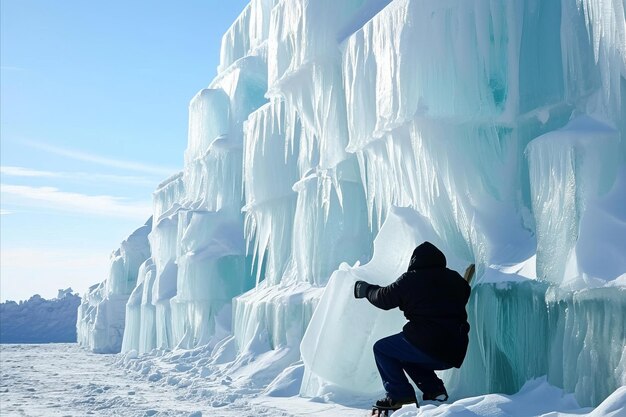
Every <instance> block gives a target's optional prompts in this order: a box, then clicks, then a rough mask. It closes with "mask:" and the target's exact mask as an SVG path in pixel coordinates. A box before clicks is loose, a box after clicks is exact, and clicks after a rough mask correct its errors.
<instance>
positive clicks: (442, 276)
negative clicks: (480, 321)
mask: <svg viewBox="0 0 626 417" xmlns="http://www.w3.org/2000/svg"><path fill="white" fill-rule="evenodd" d="M469 296H470V286H469V284H468V283H467V282H466V281H465V280H464V279H463V277H461V275H459V274H458V273H457V272H455V271H452V270H450V269H448V268H446V257H445V256H444V254H443V253H442V252H441V251H440V250H439V249H437V247H435V246H434V245H433V244H431V243H429V242H424V243H422V244H421V245H419V246H418V247H417V248H415V250H414V251H413V256H412V257H411V262H410V264H409V269H408V271H407V272H406V273H404V274H402V275H401V276H400V278H398V279H397V280H396V282H394V283H392V284H390V285H388V286H386V287H380V286H378V285H372V286H370V288H369V289H368V292H367V299H368V300H369V301H370V303H372V304H373V305H375V306H376V307H378V308H382V309H383V310H390V309H392V308H395V307H400V310H402V312H404V316H405V317H406V318H407V320H409V322H408V323H407V324H406V325H405V326H404V328H403V329H402V331H403V333H404V335H405V336H406V338H407V339H408V340H409V342H411V343H412V344H413V345H414V346H415V347H417V348H418V349H420V350H422V351H423V352H424V353H426V354H428V355H430V356H432V357H433V358H435V359H438V360H440V361H442V362H444V363H446V364H448V365H450V367H455V368H459V367H460V366H461V364H462V363H463V359H464V358H465V353H466V352H467V345H468V333H469V323H468V322H467V312H466V311H465V305H466V304H467V301H468V300H469Z"/></svg>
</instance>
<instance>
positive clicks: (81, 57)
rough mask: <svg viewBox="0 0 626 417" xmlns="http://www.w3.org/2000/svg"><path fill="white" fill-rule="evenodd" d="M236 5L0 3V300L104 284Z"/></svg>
mask: <svg viewBox="0 0 626 417" xmlns="http://www.w3.org/2000/svg"><path fill="white" fill-rule="evenodd" d="M246 4H247V1H243V0H189V1H183V2H174V1H169V2H166V1H161V0H159V1H147V0H138V1H130V2H129V1H121V0H113V1H106V2H86V1H78V0H64V1H62V2H53V1H49V0H0V18H1V22H0V31H1V35H0V42H1V45H0V96H1V98H0V179H1V186H0V254H1V258H0V300H1V301H5V300H16V301H17V300H22V299H28V298H30V297H31V296H32V295H33V294H40V295H41V296H43V297H45V298H52V297H55V296H56V295H57V290H58V289H60V288H68V287H72V288H73V289H74V290H75V291H77V292H79V293H80V294H81V295H82V294H84V293H85V291H86V289H87V288H88V287H89V286H91V285H93V284H95V283H98V282H100V281H103V280H104V279H106V278H107V275H108V269H109V256H110V254H111V252H112V251H113V250H115V249H117V248H118V247H119V244H120V243H121V241H122V240H124V239H125V238H126V237H127V236H128V235H129V234H130V233H132V232H133V231H134V230H135V229H137V228H138V227H140V226H141V225H142V224H144V223H145V221H146V220H147V219H148V217H149V216H150V213H151V205H152V201H151V200H152V192H153V191H154V189H155V188H156V186H157V185H158V184H159V183H160V182H161V181H162V180H164V179H165V178H167V177H169V176H170V175H172V174H174V173H176V172H177V171H180V170H181V169H182V165H183V153H184V150H185V147H186V142H187V118H188V115H187V106H188V104H189V100H190V99H191V98H192V97H193V95H194V94H195V93H196V92H197V91H199V90H200V89H202V88H203V87H206V86H207V85H208V84H209V83H210V82H211V80H212V79H213V78H214V77H215V75H216V68H217V65H218V63H219V47H220V42H221V38H222V35H223V34H224V32H226V30H228V28H229V27H230V25H231V24H232V22H233V21H234V20H235V19H236V18H237V16H238V15H239V14H240V13H241V11H242V10H243V9H244V7H245V5H246Z"/></svg>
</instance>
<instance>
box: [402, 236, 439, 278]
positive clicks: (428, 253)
mask: <svg viewBox="0 0 626 417" xmlns="http://www.w3.org/2000/svg"><path fill="white" fill-rule="evenodd" d="M445 267H446V257H445V255H444V254H443V252H441V251H440V250H439V249H437V247H436V246H435V245H433V244H432V243H430V242H424V243H422V244H421V245H419V246H418V247H416V248H415V250H414V251H413V255H412V256H411V262H410V263H409V269H408V270H407V271H415V270H416V269H422V268H445Z"/></svg>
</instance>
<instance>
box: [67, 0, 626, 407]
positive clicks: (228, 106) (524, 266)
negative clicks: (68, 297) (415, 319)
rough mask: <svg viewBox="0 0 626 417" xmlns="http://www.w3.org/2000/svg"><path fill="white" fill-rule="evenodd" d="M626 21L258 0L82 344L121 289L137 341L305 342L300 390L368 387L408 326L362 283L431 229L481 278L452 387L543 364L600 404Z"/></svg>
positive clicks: (452, 256) (421, 3)
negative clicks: (356, 287)
mask: <svg viewBox="0 0 626 417" xmlns="http://www.w3.org/2000/svg"><path fill="white" fill-rule="evenodd" d="M624 21H625V19H624V4H623V2H621V1H620V0H560V1H559V0H557V1H550V2H547V1H541V0H516V1H508V2H494V1H487V0H472V1H464V2H456V1H452V0H444V1H441V0H437V1H436V0H393V1H390V0H345V1H339V2H337V1H331V0H316V1H308V0H253V1H252V2H251V3H250V4H249V5H248V7H246V9H244V11H243V12H242V14H241V16H240V17H239V18H238V19H237V20H236V21H235V22H234V23H233V25H232V26H231V27H230V29H229V30H228V31H227V33H226V34H225V35H224V37H223V40H222V49H221V55H220V65H219V67H218V75H217V76H216V77H215V79H214V80H212V81H211V82H210V84H209V85H208V87H207V88H203V89H202V90H200V91H199V92H198V94H197V95H196V96H194V97H193V98H192V99H191V102H190V105H189V133H188V146H187V149H186V151H185V155H184V167H183V170H182V172H181V173H178V174H175V175H174V176H172V177H171V178H169V179H167V180H166V181H164V182H163V183H162V184H161V185H160V186H159V187H158V189H157V190H156V191H155V193H154V213H153V217H154V225H153V227H152V229H151V231H150V234H149V242H150V253H149V254H147V255H146V256H145V258H147V257H148V256H150V259H149V260H147V261H146V262H145V263H144V266H143V267H142V268H141V270H140V274H139V279H138V280H137V283H136V286H135V282H132V284H131V283H129V282H126V283H125V282H124V280H123V279H120V278H119V277H121V276H124V274H125V272H124V271H123V269H124V268H126V265H127V263H128V264H129V265H130V264H132V265H133V268H135V267H138V266H139V264H140V263H141V262H143V261H144V260H145V258H144V259H140V257H138V258H132V257H130V258H128V261H126V260H124V261H123V262H122V261H119V262H117V263H115V264H114V266H113V267H112V268H113V269H115V271H116V272H114V273H112V275H111V279H109V280H108V281H107V282H106V283H104V284H103V285H100V286H97V287H94V288H93V290H92V292H91V293H90V294H89V295H88V297H87V299H88V300H89V301H87V302H85V304H84V306H81V310H80V316H81V318H80V319H79V324H78V326H79V328H82V329H83V330H81V331H80V332H79V337H80V338H81V339H82V340H83V342H82V343H83V344H86V345H89V344H93V343H94V340H101V339H102V336H101V335H102V334H104V333H103V331H104V330H98V331H97V332H96V331H95V330H94V323H95V322H96V321H97V319H96V312H98V311H99V313H98V314H100V315H101V316H102V315H103V314H105V312H106V311H115V312H118V313H119V312H121V311H122V310H120V309H117V308H113V307H111V306H112V304H111V301H106V300H111V295H110V294H111V293H115V294H117V293H123V294H124V296H125V297H128V296H129V294H130V298H128V303H127V305H126V316H127V318H126V321H127V323H128V325H127V326H126V331H125V334H124V343H123V349H124V350H125V351H126V350H131V349H136V350H138V351H139V352H148V351H150V350H151V349H153V348H154V347H157V348H166V349H172V348H176V347H178V348H192V347H196V346H199V345H208V346H209V348H211V347H213V346H218V348H217V349H216V350H217V351H219V350H220V349H222V348H225V347H226V346H230V344H231V343H235V344H236V345H237V347H238V349H239V357H238V359H235V362H236V363H238V364H239V365H241V364H242V363H249V362H250V361H251V360H252V359H253V358H254V355H256V354H259V351H260V350H263V349H265V350H274V351H276V352H279V353H280V352H281V351H282V350H283V349H284V352H287V353H285V354H284V355H282V357H283V358H294V359H296V358H297V356H298V355H297V354H298V351H301V354H302V359H303V361H304V363H305V368H306V370H305V376H304V381H303V384H302V388H301V393H302V394H304V395H321V394H324V393H328V392H331V391H332V390H342V391H346V390H347V391H352V392H355V393H361V394H362V393H367V394H368V395H369V394H372V393H374V392H375V391H377V390H378V389H380V385H379V381H378V379H377V376H376V371H375V368H374V364H373V361H372V355H371V349H370V347H371V345H372V344H373V343H374V341H375V340H376V339H377V338H380V337H382V336H384V335H387V334H390V333H392V332H394V331H396V330H399V329H400V328H401V326H402V324H403V319H402V317H401V316H400V315H399V314H394V313H390V312H382V311H379V310H376V309H374V308H373V307H371V306H369V305H368V304H366V303H363V302H359V301H357V300H354V299H352V298H351V297H352V291H351V286H352V285H353V283H354V281H355V280H356V279H366V280H368V281H370V282H374V283H380V284H385V283H389V282H391V281H393V280H394V279H395V278H397V276H398V275H399V274H400V273H401V272H403V271H404V268H406V264H407V262H408V259H407V257H408V255H409V254H410V252H411V250H412V249H413V247H414V246H415V245H416V244H418V243H420V242H421V241H422V240H430V241H432V242H436V244H437V245H438V246H440V247H441V248H442V249H444V251H445V253H446V256H447V257H448V259H449V261H450V264H451V265H452V267H453V268H456V269H457V270H459V271H461V272H462V270H463V269H464V268H465V266H466V265H467V264H469V263H470V262H473V263H476V265H477V270H478V274H477V278H476V281H475V285H476V286H475V290H474V294H473V295H472V298H471V301H470V305H469V307H468V312H469V315H470V320H471V324H472V331H471V338H472V341H471V345H470V351H469V353H468V359H467V360H466V363H465V364H464V366H463V367H462V368H461V369H460V370H457V371H452V372H448V373H446V374H445V375H444V377H445V379H446V381H447V385H448V387H449V391H450V392H451V393H452V394H453V395H454V396H457V397H459V396H464V395H473V394H479V393H485V392H494V391H504V392H513V391H515V390H517V389H518V388H519V387H521V384H523V382H525V381H526V380H527V379H528V378H531V377H534V376H538V375H543V374H547V375H548V378H549V379H550V380H551V381H553V382H554V383H555V384H557V385H560V386H563V387H564V388H566V389H567V390H569V391H573V392H575V393H576V395H577V398H578V400H579V402H580V403H582V404H590V405H593V404H597V403H599V402H600V401H601V400H602V398H603V397H605V396H606V395H608V393H610V392H611V391H612V390H614V389H615V388H616V387H617V386H619V384H623V383H624V381H625V380H626V379H625V378H626V376H625V375H626V371H625V370H624V363H623V362H624V359H623V358H624V357H626V356H625V355H626V353H624V350H623V346H624V345H625V344H626V342H625V339H624V332H623V331H622V330H623V326H624V324H623V322H622V320H621V317H623V316H624V314H623V309H624V305H625V304H626V302H625V301H624V299H625V296H624V292H623V290H622V287H623V286H624V278H625V276H626V275H625V274H626V257H625V256H624V255H623V254H624V253H626V242H625V241H626V239H625V238H624V236H626V230H624V224H626V221H625V216H626V214H625V212H624V209H623V207H624V205H625V203H624V199H625V198H626V192H625V191H624V190H625V188H624V187H625V184H626V177H625V175H626V174H625V173H626V168H625V166H624V164H625V160H626V158H625V157H624V156H625V155H626V144H625V142H626V141H625V140H624V137H625V135H626V122H625V120H626V110H625V108H624V106H623V99H624V96H626V52H625V49H626V46H625V45H626V27H625V26H626V24H625V23H624ZM372 253H373V254H372ZM120 256H121V253H120ZM131 258H132V259H131ZM529 279H531V280H533V281H529ZM535 280H536V281H535ZM607 286H612V287H615V289H614V290H609V289H607V288H608V287H607ZM133 287H134V289H133ZM131 291H132V294H131ZM611 291H612V292H611ZM322 294H323V295H322ZM360 301H363V300H360ZM96 305H102V306H103V307H102V308H101V309H100V310H98V311H97V310H96V309H95V308H93V306H96ZM107 309H108V310H107ZM396 313H397V312H396ZM107 314H108V313H107ZM118 321H119V320H118ZM100 322H107V321H106V320H104V321H103V320H101V321H100ZM109 322H110V320H109ZM354 323H368V325H366V326H361V327H362V328H358V327H359V326H354ZM81 326H82V327H81ZM104 332H105V333H106V331H104ZM229 333H232V336H231V337H230V338H229V339H226V341H220V340H219V339H220V338H222V337H224V336H225V335H228V334H229ZM259 341H263V343H260V342H259ZM216 355H218V356H219V355H220V353H219V352H217V353H216ZM279 356H280V355H279ZM561 357H563V359H560V358H561ZM220 360H221V359H220ZM600 363H601V364H600ZM239 365H237V366H234V369H235V368H236V369H239V368H238V366H239ZM572 369H577V371H576V372H573V371H572ZM591 369H596V370H597V371H598V372H596V373H593V372H591ZM485 376H486V377H485ZM475 381H481V382H480V383H477V382H475Z"/></svg>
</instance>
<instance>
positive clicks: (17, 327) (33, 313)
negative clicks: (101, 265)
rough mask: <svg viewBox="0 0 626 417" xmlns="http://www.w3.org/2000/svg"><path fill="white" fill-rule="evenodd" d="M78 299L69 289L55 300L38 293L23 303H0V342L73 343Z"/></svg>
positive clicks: (60, 293)
mask: <svg viewBox="0 0 626 417" xmlns="http://www.w3.org/2000/svg"><path fill="white" fill-rule="evenodd" d="M79 305H80V297H79V296H78V294H74V293H73V292H72V289H71V288H68V289H66V290H59V294H58V296H57V298H53V299H50V300H46V299H45V298H41V297H40V296H39V295H38V294H37V295H33V296H32V297H31V298H30V299H28V300H26V301H20V302H19V303H18V302H15V301H6V302H4V303H2V304H0V343H69V342H75V341H76V312H77V310H78V306H79Z"/></svg>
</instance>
